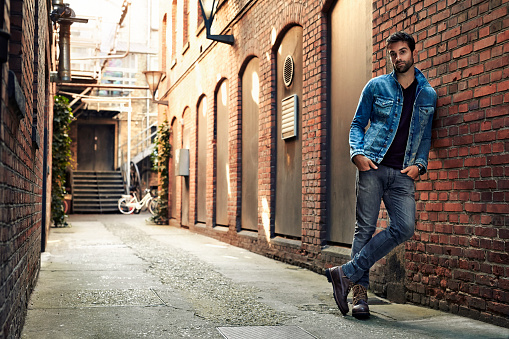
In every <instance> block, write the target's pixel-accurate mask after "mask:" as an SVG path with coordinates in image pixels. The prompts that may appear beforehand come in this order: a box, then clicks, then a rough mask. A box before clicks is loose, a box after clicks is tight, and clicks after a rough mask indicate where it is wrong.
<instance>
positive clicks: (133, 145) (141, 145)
mask: <svg viewBox="0 0 509 339" xmlns="http://www.w3.org/2000/svg"><path fill="white" fill-rule="evenodd" d="M156 135H157V123H154V124H152V125H150V126H148V127H147V128H146V129H144V130H143V131H141V132H140V133H138V134H136V135H134V137H131V139H130V140H128V141H127V142H126V143H124V144H122V145H120V146H119V147H118V162H117V163H118V164H119V167H120V170H121V171H122V175H123V176H124V182H125V184H126V192H128V189H129V187H127V186H128V185H129V183H128V181H129V179H128V178H129V175H130V174H129V171H130V166H129V163H131V162H134V163H135V164H136V163H137V162H139V161H141V160H143V159H144V158H146V157H147V156H150V154H151V153H152V151H153V150H154V147H155V145H154V139H155V137H156ZM128 147H130V152H129V153H130V155H131V156H130V159H128V156H127V153H128Z"/></svg>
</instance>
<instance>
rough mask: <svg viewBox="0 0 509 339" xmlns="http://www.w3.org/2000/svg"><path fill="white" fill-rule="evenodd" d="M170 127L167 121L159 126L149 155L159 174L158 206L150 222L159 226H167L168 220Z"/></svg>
mask: <svg viewBox="0 0 509 339" xmlns="http://www.w3.org/2000/svg"><path fill="white" fill-rule="evenodd" d="M170 136H171V127H170V125H169V124H168V121H167V120H164V122H163V123H162V125H160V126H159V129H158V131H157V136H156V139H155V147H154V152H153V153H152V155H151V160H152V163H153V164H154V166H153V167H154V170H156V171H157V172H158V173H159V176H160V182H159V204H158V208H157V210H156V211H155V215H154V216H153V217H152V221H154V222H155V223H157V224H159V225H167V224H168V220H169V210H168V203H169V185H170V171H169V167H170V158H171V145H170Z"/></svg>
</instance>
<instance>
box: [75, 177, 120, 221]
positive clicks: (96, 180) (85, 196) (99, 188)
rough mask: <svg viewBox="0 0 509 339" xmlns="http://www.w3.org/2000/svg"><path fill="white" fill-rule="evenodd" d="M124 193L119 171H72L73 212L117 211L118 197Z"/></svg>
mask: <svg viewBox="0 0 509 339" xmlns="http://www.w3.org/2000/svg"><path fill="white" fill-rule="evenodd" d="M123 194H125V186H124V180H123V177H122V173H121V172H111V171H109V172H93V171H75V172H73V212H75V213H108V212H116V213H120V212H119V211H118V199H120V198H121V197H122V195H123Z"/></svg>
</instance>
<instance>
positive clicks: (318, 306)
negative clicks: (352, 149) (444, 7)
mask: <svg viewBox="0 0 509 339" xmlns="http://www.w3.org/2000/svg"><path fill="white" fill-rule="evenodd" d="M148 217H149V216H148V215H147V214H140V215H71V216H70V218H69V223H70V224H71V225H72V227H69V228H53V229H51V234H50V238H49V243H48V248H47V251H46V252H45V253H43V255H42V264H41V271H40V274H39V279H38V282H37V286H36V288H35V291H34V293H33V294H32V296H31V299H30V303H29V310H28V315H27V319H26V322H25V326H24V330H23V334H22V338H37V339H39V338H52V339H59V338H66V339H67V338H227V339H240V338H242V339H250V338H264V339H268V338H292V339H299V338H303V339H305V338H323V339H328V338H339V337H341V338H349V337H350V338H356V337H360V338H405V339H409V338H419V339H420V338H462V339H465V338H476V339H480V338H507V337H508V336H509V329H505V328H501V327H497V326H494V325H490V324H486V323H482V322H478V321H475V320H472V319H468V318H463V317H460V316H457V315H452V314H448V313H443V312H439V311H436V310H431V309H427V308H423V307H418V306H413V305H409V304H406V305H398V304H392V303H389V302H387V301H385V300H383V299H380V298H377V297H375V296H374V295H370V307H371V310H372V316H371V318H370V319H369V320H365V321H359V320H356V319H355V318H353V317H352V316H351V315H347V316H346V317H343V316H342V315H341V313H340V312H339V310H338V309H337V307H336V305H335V302H334V300H333V297H332V288H331V285H330V284H329V283H328V282H327V279H326V278H325V277H324V276H321V275H319V274H316V273H314V272H311V271H309V270H306V269H303V268H299V267H296V266H291V265H288V264H285V263H282V262H278V261H275V260H272V259H269V258H266V257H263V256H260V255H257V254H253V253H251V252H248V251H246V250H244V249H240V248H236V247H234V246H230V245H228V244H225V243H221V242H219V241H216V240H214V239H211V238H208V237H205V236H202V235H198V234H195V233H192V232H190V231H188V230H186V229H182V228H176V227H170V226H156V225H152V224H150V223H147V222H146V219H148Z"/></svg>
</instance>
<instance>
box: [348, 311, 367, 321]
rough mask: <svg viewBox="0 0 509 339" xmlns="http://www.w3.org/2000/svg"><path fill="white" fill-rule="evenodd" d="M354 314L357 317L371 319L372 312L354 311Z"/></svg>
mask: <svg viewBox="0 0 509 339" xmlns="http://www.w3.org/2000/svg"><path fill="white" fill-rule="evenodd" d="M352 316H353V317H355V318H356V319H369V317H370V316H371V314H370V313H369V312H361V313H354V312H353V311H352Z"/></svg>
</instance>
